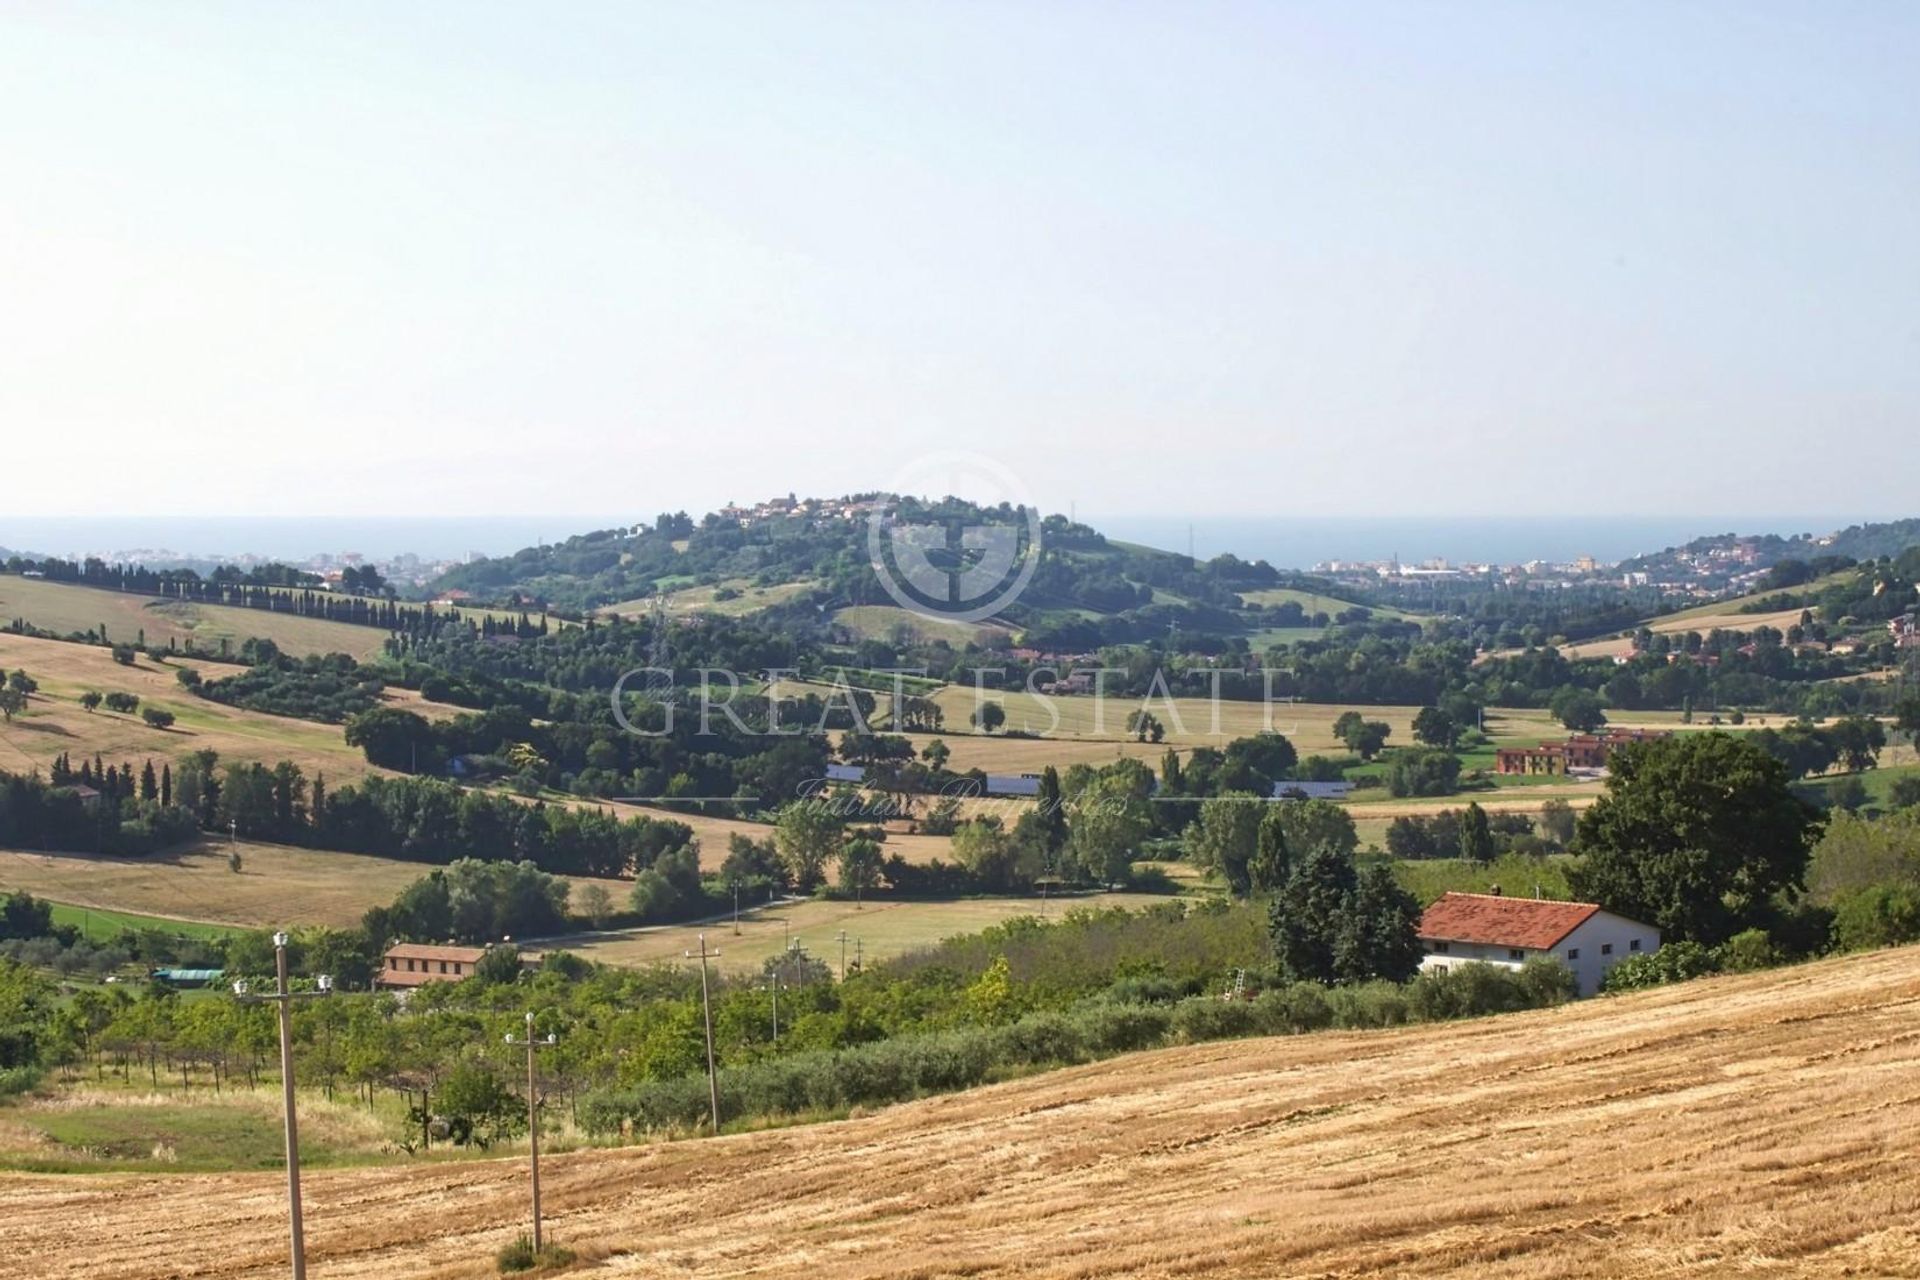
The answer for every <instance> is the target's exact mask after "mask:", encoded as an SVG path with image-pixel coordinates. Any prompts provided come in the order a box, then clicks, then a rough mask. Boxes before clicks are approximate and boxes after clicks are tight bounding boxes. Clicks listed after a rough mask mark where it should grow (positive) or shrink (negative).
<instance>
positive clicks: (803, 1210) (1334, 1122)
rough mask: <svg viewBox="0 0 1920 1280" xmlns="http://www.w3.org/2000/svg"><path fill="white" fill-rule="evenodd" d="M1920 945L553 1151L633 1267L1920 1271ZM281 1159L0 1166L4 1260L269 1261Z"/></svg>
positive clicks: (556, 1222)
mask: <svg viewBox="0 0 1920 1280" xmlns="http://www.w3.org/2000/svg"><path fill="white" fill-rule="evenodd" d="M1916 1121H1920V949H1917V948H1908V949H1905V950H1901V951H1891V952H1881V953H1876V954H1872V955H1867V956H1860V957H1853V958H1847V959H1841V960H1833V961H1826V962H1822V963H1819V964H1815V965H1808V966H1804V967H1800V968H1795V969H1789V970H1783V971H1778V972H1775V973H1771V974H1761V975H1751V976H1745V977H1733V978H1721V979H1713V980H1709V981H1703V982H1695V983H1691V984H1687V985H1685V986H1682V987H1676V988H1668V989H1665V990H1661V991H1654V992H1649V993H1645V994H1642V995H1637V996H1633V997H1627V998H1620V999H1610V1000H1602V1001H1594V1002H1589V1003H1587V1004H1584V1005H1581V1006H1578V1007H1574V1008H1568V1009H1561V1010H1553V1011H1546V1012H1541V1013H1531V1014H1522V1015H1515V1016H1509V1017H1503V1018H1492V1019H1482V1020H1477V1021H1473V1022H1467V1023H1459V1024H1452V1025H1440V1026H1430V1027H1421V1028H1415V1029H1410V1030H1398V1031H1388V1032H1375V1033H1339V1034H1322V1035H1313V1036H1306V1037H1297V1038H1290V1039H1278V1040H1255V1041H1240V1042H1232V1043H1224V1044H1207V1045H1196V1046H1191V1047H1187V1048H1180V1049H1172V1050H1166V1051H1161V1052H1156V1053H1147V1054H1137V1055H1132V1056H1128V1057H1124V1058H1118V1059H1114V1060H1111V1061H1108V1062H1104V1063H1099V1064H1095V1065H1091V1066H1086V1067H1081V1068H1076V1069H1071V1070H1065V1071H1058V1072H1053V1073H1050V1074H1047V1075H1043V1076H1038V1077H1034V1078H1031V1079H1027V1080H1023V1081H1018V1082H1014V1083H1011V1084H1006V1085H1000V1086H995V1087H991V1088H986V1089H979V1090H975V1091H972V1092H970V1093H966V1094H959V1095H955V1096H951V1097H945V1098H936V1099H930V1100H926V1101H923V1102H919V1103H915V1104H911V1105H907V1106H901V1107H895V1108H890V1109H887V1110H884V1111H881V1112H878V1113H876V1114H873V1115H868V1116H864V1117H860V1118H856V1119H852V1120H847V1121H843V1122H838V1123H833V1124H822V1125H816V1126H811V1127H804V1128H793V1129H785V1130H777V1131H769V1132H762V1133H753V1134H742V1135H738V1136H731V1137H726V1138H722V1139H719V1140H706V1141H690V1142H677V1143H662V1144H654V1145H648V1146H640V1147H633V1148H627V1149H621V1150H613V1151H586V1152H578V1153H573V1154H570V1155H565V1156H560V1157H556V1158H553V1159H551V1160H550V1161H548V1162H546V1164H545V1173H546V1177H545V1178H544V1179H543V1181H544V1183H545V1193H546V1201H547V1206H548V1210H549V1212H550V1214H551V1215H552V1231H553V1233H554V1235H555V1236H556V1237H557V1238H558V1239H560V1240H562V1241H563V1242H565V1243H567V1244H568V1245H570V1246H572V1247H574V1248H576V1249H577V1250H579V1252H580V1254H581V1257H582V1259H583V1266H582V1269H583V1270H586V1271H590V1272H598V1273H604V1274H609V1275H634V1276H687V1275H700V1276H754V1277H774V1276H801V1275H808V1276H833V1277H873V1276H914V1277H938V1276H962V1275H965V1276H981V1277H993V1276H1014V1275H1020V1276H1047V1277H1089V1278H1091V1277H1105V1276H1116V1275H1124V1276H1155V1277H1161V1276H1250V1275H1260V1276H1270V1275H1311V1276H1362V1275H1375V1274H1384V1273H1397V1274H1420V1275H1440V1276H1462V1277H1464V1276H1476V1277H1489V1276H1490V1277H1538V1276H1566V1275H1581V1276H1591V1275H1614V1276H1673V1275H1691V1274H1709V1273H1714V1274H1717V1273H1742V1274H1759V1275H1769V1276H1779V1275H1836V1276H1837V1275H1873V1276H1895V1275H1920V1247H1917V1246H1920V1169H1917V1168H1916V1166H1915V1163H1914V1161H1913V1159H1912V1150H1913V1139H1912V1134H1913V1132H1914V1131H1915V1123H1916ZM306 1185H307V1202H308V1240H309V1245H310V1248H311V1257H312V1261H313V1272H314V1274H315V1275H316V1276H327V1277H375V1276H377V1277H391V1276H424V1277H448V1278H452V1277H481V1276H488V1275H492V1274H493V1273H494V1268H493V1263H492V1254H493V1252H494V1250H495V1249H497V1248H498V1247H499V1246H500V1244H502V1243H503V1242H505V1241H506V1240H507V1239H509V1238H510V1237H511V1236H512V1235H513V1234H514V1233H516V1232H517V1231H518V1230H519V1229H520V1228H521V1217H522V1214H523V1211H524V1192H525V1182H524V1168H523V1164H522V1162H521V1161H519V1160H513V1159H504V1160H490V1161H484V1162H472V1163H451V1164H440V1165H429V1166H413V1167H406V1168H397V1167H388V1168H379V1169H360V1170H331V1171H324V1172H318V1173H313V1174H311V1175H309V1177H308V1178H307V1183H306ZM281 1211H282V1187H281V1183H280V1181H279V1179H278V1178H277V1177H275V1176H273V1175H259V1174H246V1175H231V1176H181V1177H174V1178H164V1177H149V1176H122V1177H92V1176H90V1177H68V1178H54V1177H39V1176H4V1177H0V1222H4V1223H5V1226H6V1230H5V1235H6V1239H7V1244H8V1248H7V1250H6V1251H5V1253H4V1255H0V1274H3V1275H9V1276H11V1275H33V1276H36V1277H43V1278H45V1280H65V1278H68V1277H88V1278H90V1280H91V1278H93V1277H100V1278H103V1280H105V1278H110V1277H121V1278H131V1277H151V1276H205V1277H255V1276H261V1277H264V1276H271V1275H278V1274H282V1272H283V1268H284V1260H283V1241H284V1224H283V1220H282V1217H281Z"/></svg>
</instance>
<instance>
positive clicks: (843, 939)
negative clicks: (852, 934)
mask: <svg viewBox="0 0 1920 1280" xmlns="http://www.w3.org/2000/svg"><path fill="white" fill-rule="evenodd" d="M846 980H847V931H846V930H845V929H842V930H841V931H840V981H842V982H845V981H846Z"/></svg>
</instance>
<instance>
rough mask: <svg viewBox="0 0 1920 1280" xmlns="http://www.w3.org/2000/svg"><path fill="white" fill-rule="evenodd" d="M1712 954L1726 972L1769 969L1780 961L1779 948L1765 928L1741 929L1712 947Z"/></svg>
mask: <svg viewBox="0 0 1920 1280" xmlns="http://www.w3.org/2000/svg"><path fill="white" fill-rule="evenodd" d="M1713 955H1714V959H1715V960H1717V961H1718V962H1719V965H1720V967H1721V968H1722V969H1724V970H1726V971H1727V972H1728V973H1751V972H1753V971H1754V970H1755V969H1771V968H1773V966H1775V965H1777V964H1779V963H1780V961H1781V956H1780V949H1779V948H1778V947H1776V946H1774V945H1773V939H1772V938H1771V937H1769V936H1768V934H1767V931H1766V930H1765V929H1743V930H1741V931H1740V932H1739V933H1736V934H1734V935H1733V936H1732V937H1731V938H1728V939H1727V940H1726V941H1725V942H1723V943H1721V944H1720V945H1719V946H1718V947H1716V948H1714V952H1713Z"/></svg>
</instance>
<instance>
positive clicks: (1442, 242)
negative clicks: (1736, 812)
mask: <svg viewBox="0 0 1920 1280" xmlns="http://www.w3.org/2000/svg"><path fill="white" fill-rule="evenodd" d="M1916 66H1920V6H1914V5H1911V4H1885V5H1875V4H1866V3H1836V4H1815V3H1804V4H1799V5H1775V4H1765V3H1740V4H1724V5H1723V4H1711V3H1687V4H1672V3H1661V4H1648V5H1635V4H1626V3H1609V4H1604V5H1585V6H1574V5H1538V4H1512V5H1507V4H1491V3H1483V4H1474V3H1460V4H1445V5H1442V4H1409V5H1400V4H1388V3H1356V4H1344V3H1325V4H1278V3H1262V4H1246V5H1208V4H1187V3H1172V2H1171V0H1169V2H1168V3H1161V4H1127V3H1103V4H1094V3H1085V4H1081V3H1071V2H1069V0H1062V2H1059V3H1049V4H1043V5H1035V4H1030V3H1027V4H1012V3H1008V4H996V3H986V2H980V3H951V4H926V3H911V2H909V0H888V2H886V3H879V2H876V3H870V4H848V5H842V4H828V3H797V2H789V3H779V4H771V3H769V4H730V3H701V4H692V3H689V4H684V5H639V4H610V5H595V4H587V3H572V4H567V5H560V6H534V5H491V4H480V3H474V2H472V0H461V2H460V3H446V4H434V3H411V4H407V5H392V4H371V3H369V4H353V3H328V4H325V5H259V4H252V3H247V4H230V5H229V4H215V3H198V4H190V3H181V4H169V5H152V4H124V5H115V4H94V5H87V6H77V5H56V4H52V3H45V4H23V3H15V2H13V0H0V299H3V300H4V302H3V303H0V462H3V464H4V466H5V469H6V472H7V474H8V478H9V483H8V484H7V486H6V497H5V499H4V500H3V504H0V505H4V506H5V507H7V508H9V509H11V510H13V511H14V512H16V513H18V514H21V515H78V516H104V515H128V514H153V515H159V514H223V515H248V516H251V515H373V514H381V515H414V516H422V515H446V514H483V513H506V514H529V513H539V514H546V513H552V512H567V511H582V512H593V513H596V514H597V513H608V512H622V511H631V512H633V513H634V514H635V516H636V518H649V517H651V516H652V514H653V513H654V512H656V511H659V510H662V509H664V508H686V509H689V510H694V511H701V510H706V509H710V508H712V507H715V506H718V505H720V504H722V503H724V502H727V501H729V500H750V499H755V498H761V497H766V496H770V495H773V494H783V493H786V492H789V491H794V492H798V493H802V494H809V493H814V494H838V493H844V492H850V491H859V490H870V489H876V488H885V487H891V486H890V484H889V481H890V480H891V479H892V478H893V477H896V476H899V475H903V474H906V475H912V474H917V472H916V468H922V469H924V468H923V464H924V462H925V459H926V458H927V457H928V456H929V455H931V454H936V453H951V452H959V453H961V454H964V455H966V456H967V457H970V458H979V459H983V460H984V461H985V464H986V465H988V466H989V467H990V468H997V469H998V473H999V474H1002V475H1009V474H1010V475H1011V476H1013V477H1015V479H1016V480H1017V482H1018V484H1019V485H1021V486H1024V488H1025V489H1026V490H1027V491H1028V493H1030V495H1031V497H1032V499H1033V500H1034V501H1037V502H1039V503H1040V504H1041V505H1043V506H1044V507H1045V508H1046V509H1048V510H1064V509H1067V508H1068V507H1069V506H1071V507H1073V508H1074V509H1075V510H1076V511H1077V512H1078V513H1079V514H1080V515H1081V516H1082V517H1083V518H1084V517H1088V516H1090V515H1098V514H1102V513H1105V514H1110V515H1119V514H1134V515H1140V514H1156V515H1167V514H1172V515H1183V514H1187V513H1196V512H1204V513H1207V514H1209V515H1211V516H1216V517H1217V516H1229V515H1231V516H1262V515H1288V516H1294V515H1306V516H1316V515H1331V514H1340V515H1348V516H1351V515H1367V514H1370V513H1379V514H1382V515H1388V514H1391V515H1396V516H1407V515H1437V514H1457V515H1475V514H1486V513H1499V514H1503V515H1515V514H1518V515H1554V514H1559V513H1567V512H1578V513H1581V514H1593V513H1596V512H1618V513H1624V514H1640V515H1652V514H1667V513H1672V512H1675V511H1681V510H1684V511H1695V512H1698V513H1700V514H1701V515H1702V516H1703V517H1707V516H1712V515H1715V514H1720V513H1728V512H1750V511H1768V512H1776V513H1782V514H1792V513H1797V512H1803V511H1805V512H1811V511H1818V512H1845V511H1847V510H1851V509H1858V510H1860V511H1862V512H1869V513H1874V514H1914V513H1915V512H1916V509H1920V502H1916V501H1915V500H1914V491H1915V484H1914V481H1915V479H1916V475H1917V474H1920V465H1917V464H1916V461H1915V459H1916V457H1920V451H1916V450H1915V448H1914V445H1913V441H1914V440H1915V439H1916V438H1920V434H1917V432H1916V428H1917V427H1920V235H1916V234H1915V232H1916V229H1917V224H1916V212H1917V211H1920V92H1916V91H1915V89H1914V68H1915V67H1916ZM970 496H971V495H970Z"/></svg>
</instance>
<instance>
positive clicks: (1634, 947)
mask: <svg viewBox="0 0 1920 1280" xmlns="http://www.w3.org/2000/svg"><path fill="white" fill-rule="evenodd" d="M1639 949H1640V939H1638V938H1635V939H1634V940H1633V941H1632V942H1629V943H1628V944H1627V950H1629V951H1638V950H1639Z"/></svg>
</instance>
